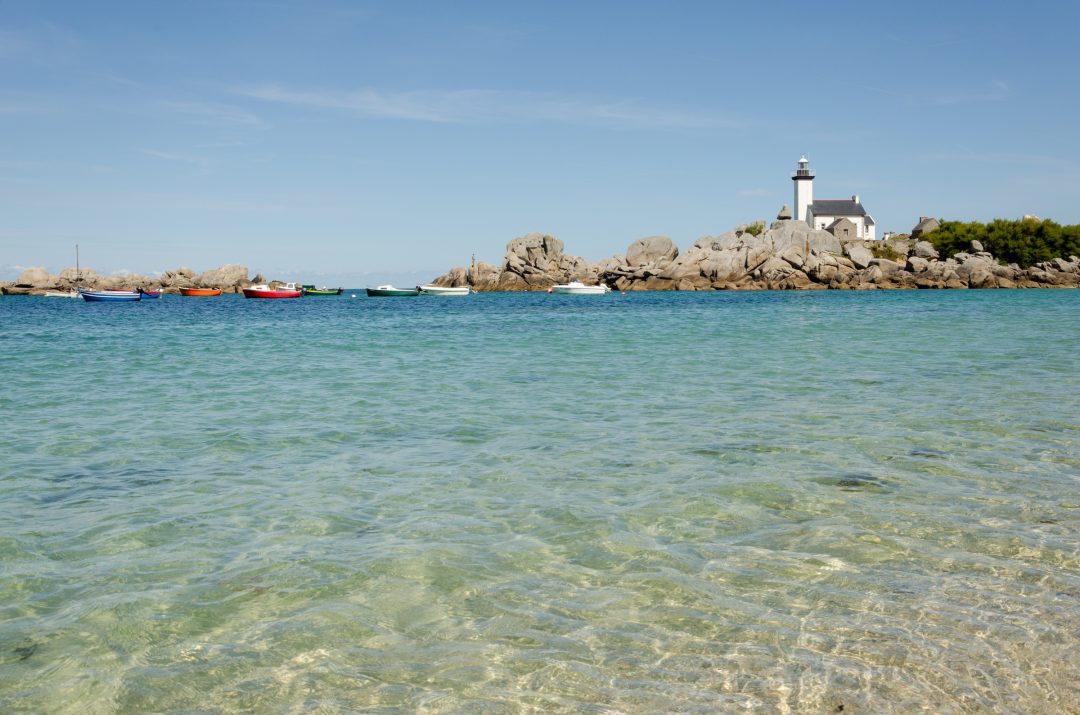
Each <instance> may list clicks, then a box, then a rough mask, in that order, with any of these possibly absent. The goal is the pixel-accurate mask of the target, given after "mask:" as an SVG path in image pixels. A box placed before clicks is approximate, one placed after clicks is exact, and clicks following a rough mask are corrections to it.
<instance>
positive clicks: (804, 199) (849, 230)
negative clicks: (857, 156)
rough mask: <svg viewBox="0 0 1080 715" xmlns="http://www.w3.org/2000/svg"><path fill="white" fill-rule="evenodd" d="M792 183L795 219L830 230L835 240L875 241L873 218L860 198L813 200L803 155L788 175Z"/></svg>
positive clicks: (807, 169) (812, 182) (808, 170)
mask: <svg viewBox="0 0 1080 715" xmlns="http://www.w3.org/2000/svg"><path fill="white" fill-rule="evenodd" d="M791 180H792V181H794V182H795V218H796V220H799V221H806V223H808V224H810V225H811V226H812V227H814V228H820V229H824V230H826V231H829V232H830V233H832V234H833V235H834V236H836V237H837V238H857V239H862V240H866V241H874V240H877V237H876V235H875V225H874V218H873V217H872V216H871V215H870V214H869V213H867V211H866V209H865V208H863V205H862V202H861V201H859V195H858V194H855V195H853V196H852V197H851V198H850V199H817V200H816V201H815V200H814V172H813V171H812V170H811V169H810V162H809V160H808V159H807V158H806V157H805V156H804V157H802V158H800V159H799V168H798V169H796V170H795V172H794V173H793V174H792V175H791Z"/></svg>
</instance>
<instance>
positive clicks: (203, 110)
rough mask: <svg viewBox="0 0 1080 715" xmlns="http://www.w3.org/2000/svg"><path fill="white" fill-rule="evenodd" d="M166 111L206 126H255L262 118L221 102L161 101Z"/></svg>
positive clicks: (260, 122)
mask: <svg viewBox="0 0 1080 715" xmlns="http://www.w3.org/2000/svg"><path fill="white" fill-rule="evenodd" d="M160 106H161V107H162V108H163V109H165V110H166V111H169V112H173V113H175V114H180V115H183V116H187V117H189V118H190V119H191V121H193V122H194V123H196V124H201V125H206V126H257V125H260V124H262V123H263V122H262V120H261V119H259V117H258V116H257V115H255V114H253V113H252V112H249V111H247V110H246V109H242V108H240V107H234V106H230V105H223V104H205V103H202V102H161V103H160Z"/></svg>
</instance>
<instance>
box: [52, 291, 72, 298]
mask: <svg viewBox="0 0 1080 715" xmlns="http://www.w3.org/2000/svg"><path fill="white" fill-rule="evenodd" d="M45 297H46V298H78V297H79V292H78V291H75V290H71V291H66V290H47V291H45Z"/></svg>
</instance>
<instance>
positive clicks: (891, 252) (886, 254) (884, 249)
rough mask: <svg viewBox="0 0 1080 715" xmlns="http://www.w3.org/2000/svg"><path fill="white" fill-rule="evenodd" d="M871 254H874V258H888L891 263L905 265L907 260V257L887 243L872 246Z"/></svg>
mask: <svg viewBox="0 0 1080 715" xmlns="http://www.w3.org/2000/svg"><path fill="white" fill-rule="evenodd" d="M870 253H872V254H874V258H887V259H889V260H890V261H896V262H897V263H903V262H904V261H905V260H906V259H907V256H905V255H904V254H903V253H900V251H897V250H896V249H895V248H893V247H892V246H890V245H888V244H887V243H873V244H871V246H870Z"/></svg>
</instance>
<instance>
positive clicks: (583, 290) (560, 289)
mask: <svg viewBox="0 0 1080 715" xmlns="http://www.w3.org/2000/svg"><path fill="white" fill-rule="evenodd" d="M610 292H611V289H610V288H608V287H607V286H606V285H604V284H603V283H601V284H600V285H595V286H587V285H585V284H584V283H582V282H581V281H571V282H570V283H560V284H559V285H553V286H551V287H550V288H548V293H558V294H560V295H603V294H605V293H610Z"/></svg>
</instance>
